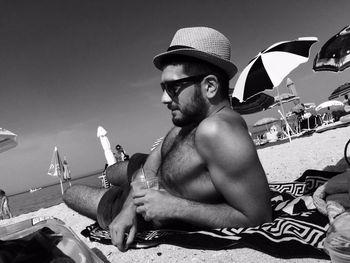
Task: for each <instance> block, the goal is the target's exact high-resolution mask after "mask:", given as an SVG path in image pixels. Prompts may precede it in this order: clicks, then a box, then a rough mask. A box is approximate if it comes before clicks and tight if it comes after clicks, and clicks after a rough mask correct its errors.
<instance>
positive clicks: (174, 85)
mask: <svg viewBox="0 0 350 263" xmlns="http://www.w3.org/2000/svg"><path fill="white" fill-rule="evenodd" d="M208 75H209V74H200V75H195V76H190V77H187V78H182V79H177V80H171V81H166V82H162V83H160V86H161V88H162V90H163V92H164V90H165V91H166V93H168V95H169V97H170V98H172V99H173V98H175V97H176V96H177V95H179V93H180V92H181V91H182V90H183V89H184V88H186V87H189V86H190V85H192V84H194V83H196V82H199V81H202V79H204V78H205V77H206V76H208Z"/></svg>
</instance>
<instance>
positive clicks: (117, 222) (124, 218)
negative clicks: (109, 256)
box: [109, 206, 137, 251]
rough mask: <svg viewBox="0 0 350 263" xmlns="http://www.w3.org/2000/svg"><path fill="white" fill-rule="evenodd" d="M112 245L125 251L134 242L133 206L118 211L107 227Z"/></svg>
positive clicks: (134, 214) (134, 221) (135, 230)
mask: <svg viewBox="0 0 350 263" xmlns="http://www.w3.org/2000/svg"><path fill="white" fill-rule="evenodd" d="M109 230H110V233H111V238H112V243H113V245H115V246H116V247H117V248H118V249H119V250H120V251H126V250H127V249H128V248H129V246H130V245H131V243H132V242H133V241H134V238H135V235H136V232H137V222H136V213H135V208H134V206H129V207H126V208H125V209H123V210H122V211H120V213H119V214H118V215H117V216H116V217H115V218H114V219H113V221H112V223H111V224H110V225H109Z"/></svg>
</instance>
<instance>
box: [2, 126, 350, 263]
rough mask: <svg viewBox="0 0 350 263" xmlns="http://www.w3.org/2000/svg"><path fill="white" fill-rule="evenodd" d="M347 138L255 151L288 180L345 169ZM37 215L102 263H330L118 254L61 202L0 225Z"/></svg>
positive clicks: (160, 251) (237, 255) (192, 252)
mask: <svg viewBox="0 0 350 263" xmlns="http://www.w3.org/2000/svg"><path fill="white" fill-rule="evenodd" d="M349 139H350V126H349V127H343V128H338V129H335V130H330V131H326V132H324V133H319V134H318V133H315V134H313V135H312V136H308V137H302V138H298V139H294V140H292V142H291V143H289V142H286V143H284V144H280V145H275V146H271V147H267V148H263V149H258V154H259V158H260V160H261V162H262V164H263V167H264V169H265V171H266V174H267V177H268V180H269V182H290V181H293V180H295V179H296V178H298V177H299V176H300V175H301V174H302V173H303V172H304V171H305V170H307V169H320V170H324V169H326V170H340V171H341V170H344V169H345V168H347V165H346V162H345V161H344V159H343V154H344V146H345V144H346V142H347V141H348V140H349ZM38 216H54V217H57V218H59V219H61V220H63V221H64V222H66V224H68V225H69V226H70V227H71V228H72V229H73V231H74V232H75V233H77V234H78V235H79V237H80V238H81V239H82V240H83V241H84V242H85V243H86V244H87V245H88V246H89V247H90V248H92V249H93V251H95V253H96V254H97V255H98V256H99V257H100V258H101V259H103V260H104V262H142V263H145V262H262V263H265V262H266V263H267V262H269V263H270V262H272V263H273V262H303V263H304V262H305V263H306V262H311V263H313V262H330V261H329V260H320V259H311V258H298V259H288V260H286V259H279V258H275V257H272V256H269V255H267V254H264V253H261V252H259V251H256V250H253V249H249V248H238V249H236V248H233V249H229V250H220V251H211V250H199V249H185V248H180V247H176V246H171V245H160V246H158V247H154V248H148V249H137V250H129V251H127V252H125V253H122V252H119V251H118V250H117V248H115V247H114V246H111V245H110V246H107V245H102V244H99V243H95V242H90V241H89V240H87V239H86V238H85V237H83V236H82V235H81V234H80V232H81V231H82V230H83V229H84V228H85V227H86V226H88V225H90V224H92V223H93V221H92V220H90V219H88V218H86V217H84V216H81V215H79V214H78V213H76V212H74V211H73V210H71V209H69V208H68V207H67V206H66V205H65V204H59V205H56V206H53V207H50V208H46V209H40V210H38V211H35V212H32V213H28V214H23V215H20V216H17V217H15V218H11V219H7V220H3V221H0V226H2V225H8V224H11V223H15V222H19V221H22V220H24V219H28V218H31V217H38ZM291 249H293V248H291Z"/></svg>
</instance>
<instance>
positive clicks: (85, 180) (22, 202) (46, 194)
mask: <svg viewBox="0 0 350 263" xmlns="http://www.w3.org/2000/svg"><path fill="white" fill-rule="evenodd" d="M101 174H102V171H98V172H94V173H92V174H89V175H86V176H82V177H79V178H76V179H73V180H71V184H72V185H74V184H84V185H88V186H96V187H102V182H101V179H100V178H98V177H99V176H100V175H101ZM67 187H69V183H68V182H64V183H63V188H64V189H66V188H67ZM8 202H9V207H10V210H11V213H12V215H13V216H18V215H21V214H26V213H29V212H34V211H37V210H39V209H40V208H47V207H51V206H53V205H58V204H60V203H62V202H63V200H62V192H61V185H60V183H58V184H53V185H49V186H44V187H42V188H41V189H40V190H38V191H35V192H32V193H31V192H30V191H29V189H28V191H25V192H22V193H17V194H14V195H9V196H8Z"/></svg>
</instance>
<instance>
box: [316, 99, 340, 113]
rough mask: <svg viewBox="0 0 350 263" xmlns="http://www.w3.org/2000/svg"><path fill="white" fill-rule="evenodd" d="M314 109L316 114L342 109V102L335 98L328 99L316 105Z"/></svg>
mask: <svg viewBox="0 0 350 263" xmlns="http://www.w3.org/2000/svg"><path fill="white" fill-rule="evenodd" d="M315 110H316V111H317V113H318V114H323V113H327V112H332V111H338V110H344V103H342V102H340V101H337V100H328V101H325V102H323V103H321V104H320V105H318V106H317V107H316V108H315Z"/></svg>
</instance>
